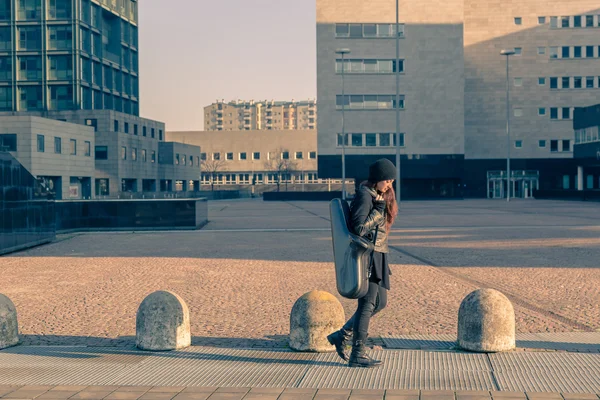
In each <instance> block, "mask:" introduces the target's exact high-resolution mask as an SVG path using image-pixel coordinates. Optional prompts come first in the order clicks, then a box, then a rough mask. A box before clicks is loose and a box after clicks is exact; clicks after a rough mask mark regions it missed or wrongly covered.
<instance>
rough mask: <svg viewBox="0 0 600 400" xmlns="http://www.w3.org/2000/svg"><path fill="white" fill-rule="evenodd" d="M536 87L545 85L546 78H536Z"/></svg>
mask: <svg viewBox="0 0 600 400" xmlns="http://www.w3.org/2000/svg"><path fill="white" fill-rule="evenodd" d="M538 85H540V86H544V85H546V78H538Z"/></svg>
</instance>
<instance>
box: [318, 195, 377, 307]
mask: <svg viewBox="0 0 600 400" xmlns="http://www.w3.org/2000/svg"><path fill="white" fill-rule="evenodd" d="M329 214H330V217H331V239H332V242H333V259H334V262H335V278H336V282H337V290H338V292H339V293H340V295H342V296H344V297H346V298H348V299H359V298H361V297H364V296H365V295H366V294H367V292H368V290H369V269H370V264H371V255H372V253H373V248H374V244H373V243H372V242H371V241H369V240H367V239H365V238H364V237H361V236H358V235H355V234H354V233H352V232H350V229H349V226H350V207H349V206H348V203H347V202H346V201H345V200H342V199H333V200H331V202H330V203H329Z"/></svg>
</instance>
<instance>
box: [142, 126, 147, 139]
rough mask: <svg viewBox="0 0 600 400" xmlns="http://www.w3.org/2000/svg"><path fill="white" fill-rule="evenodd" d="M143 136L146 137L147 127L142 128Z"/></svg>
mask: <svg viewBox="0 0 600 400" xmlns="http://www.w3.org/2000/svg"><path fill="white" fill-rule="evenodd" d="M142 136H144V137H146V127H145V126H142Z"/></svg>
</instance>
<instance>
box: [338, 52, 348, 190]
mask: <svg viewBox="0 0 600 400" xmlns="http://www.w3.org/2000/svg"><path fill="white" fill-rule="evenodd" d="M348 53H350V49H337V50H336V51H335V54H341V56H342V199H344V200H346V125H345V123H346V121H345V118H344V117H345V115H344V111H345V108H346V107H345V105H346V95H345V91H344V89H345V87H344V70H345V69H346V66H345V65H344V55H346V54H348ZM336 62H337V61H336Z"/></svg>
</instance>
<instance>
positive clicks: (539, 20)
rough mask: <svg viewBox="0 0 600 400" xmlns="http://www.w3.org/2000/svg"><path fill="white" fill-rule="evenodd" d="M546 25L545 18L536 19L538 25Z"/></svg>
mask: <svg viewBox="0 0 600 400" xmlns="http://www.w3.org/2000/svg"><path fill="white" fill-rule="evenodd" d="M545 23H546V17H538V25H544V24H545Z"/></svg>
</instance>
